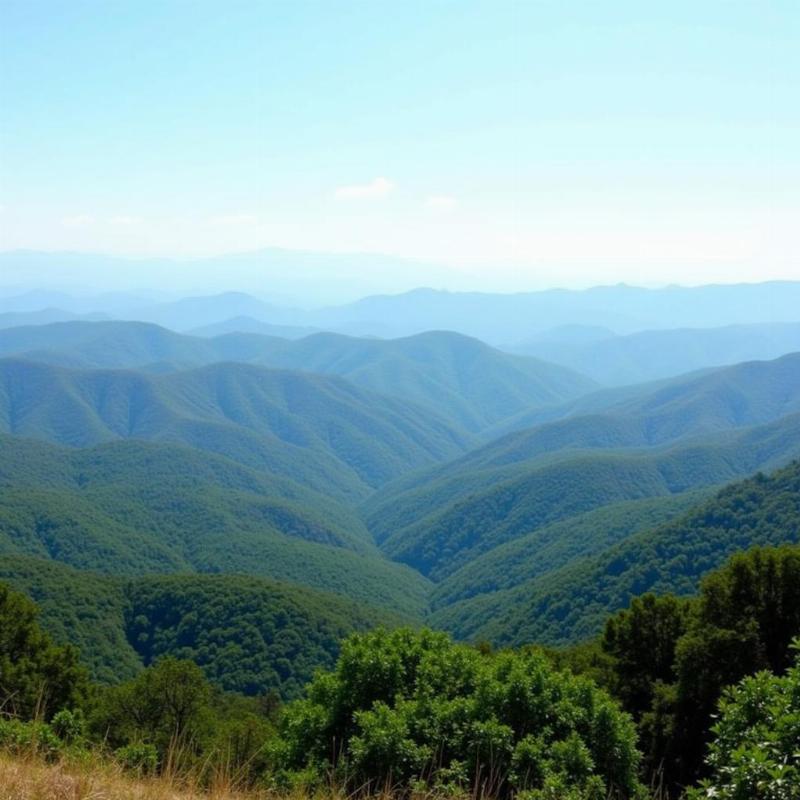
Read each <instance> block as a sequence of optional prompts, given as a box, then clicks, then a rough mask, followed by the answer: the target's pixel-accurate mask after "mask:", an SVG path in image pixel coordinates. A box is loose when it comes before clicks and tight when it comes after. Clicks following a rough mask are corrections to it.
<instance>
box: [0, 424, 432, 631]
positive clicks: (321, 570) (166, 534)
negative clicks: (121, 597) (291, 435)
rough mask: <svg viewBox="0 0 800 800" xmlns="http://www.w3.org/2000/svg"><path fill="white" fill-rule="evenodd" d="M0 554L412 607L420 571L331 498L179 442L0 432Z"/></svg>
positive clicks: (420, 601)
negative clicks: (253, 579)
mask: <svg viewBox="0 0 800 800" xmlns="http://www.w3.org/2000/svg"><path fill="white" fill-rule="evenodd" d="M0 490H1V491H0V554H26V555H31V556H37V557H39V558H46V559H52V560H54V561H59V562H62V563H65V564H70V565H72V566H74V567H76V568H80V569H90V570H94V571H97V572H102V573H109V574H117V575H142V574H145V573H148V572H157V573H169V572H239V573H245V574H251V575H260V576H264V577H269V578H275V579H280V580H289V581H292V582H296V583H300V584H305V585H308V586H312V587H316V588H318V589H324V590H327V591H333V592H337V593H339V594H342V595H345V596H348V597H351V598H354V599H357V600H359V601H361V602H364V603H368V604H374V605H378V606H383V607H386V608H391V609H393V610H395V611H396V612H397V613H402V614H405V615H407V616H409V617H417V616H418V615H419V614H420V613H421V612H422V610H423V609H424V607H425V604H426V595H427V591H428V587H427V582H426V581H425V580H424V579H423V578H422V577H421V576H419V575H418V574H417V573H414V572H412V571H411V570H409V569H408V568H407V567H404V566H402V565H399V564H395V563H392V562H390V561H388V560H387V559H386V558H385V557H383V556H382V555H381V554H380V553H379V552H378V550H377V549H376V547H375V546H374V544H373V542H372V540H371V538H370V536H369V533H368V532H367V530H366V529H365V527H364V525H363V523H362V522H361V521H360V520H359V519H358V518H357V517H356V516H355V515H354V514H353V513H352V512H351V511H350V510H348V509H347V508H345V507H343V506H341V505H340V504H338V503H337V502H335V501H333V500H331V499H329V498H326V497H323V496H321V495H317V494H315V493H314V492H311V491H309V490H306V489H303V488H301V487H299V486H297V485H295V484H292V483H291V482H290V481H287V480H285V479H284V480H274V479H272V478H271V477H269V476H264V475H261V474H259V473H257V472H255V471H253V470H250V469H247V468H246V467H242V466H240V465H238V464H235V463H233V462H230V461H228V460H226V459H223V458H221V457H219V456H210V455H208V454H203V453H200V452H197V451H194V450H191V449H189V448H186V447H180V446H174V445H163V444H151V443H145V442H136V441H130V440H127V441H121V442H114V443H110V444H105V445H99V446H96V447H93V448H86V449H79V450H73V449H69V448H64V447H58V446H54V445H50V444H46V443H43V442H35V441H32V440H24V439H17V438H14V437H7V436H0Z"/></svg>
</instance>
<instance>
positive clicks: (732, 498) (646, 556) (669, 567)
mask: <svg viewBox="0 0 800 800" xmlns="http://www.w3.org/2000/svg"><path fill="white" fill-rule="evenodd" d="M798 541H800V463H798V462H794V463H792V464H791V465H789V466H788V467H785V468H783V469H781V470H778V471H777V472H775V473H774V474H773V475H771V476H769V477H765V476H763V475H757V476H756V477H754V478H751V479H748V480H745V481H742V482H740V483H735V484H733V485H731V486H728V487H726V488H725V489H723V490H721V491H720V492H719V494H718V495H717V496H716V497H714V498H712V499H710V500H708V501H706V502H705V503H701V504H700V505H698V506H697V507H696V508H694V509H693V510H691V511H689V512H688V513H686V514H685V515H683V516H681V517H679V518H677V519H675V520H673V521H671V522H668V523H666V524H664V525H662V526H659V527H656V528H653V529H651V530H647V531H643V532H641V533H638V534H636V535H635V536H632V537H630V538H628V539H624V540H623V541H622V542H620V543H619V544H617V545H616V546H614V547H612V548H610V549H609V550H608V551H606V552H604V553H602V554H600V555H598V556H595V557H591V558H585V559H581V560H579V561H576V562H574V563H572V564H569V565H567V566H565V567H564V568H562V569H560V570H557V571H555V572H552V573H550V574H548V575H545V576H543V577H540V578H538V579H535V580H533V581H530V582H528V583H523V584H520V585H519V586H516V587H515V588H513V589H508V590H504V591H498V592H494V593H492V594H486V595H481V596H478V597H475V598H472V599H468V600H464V601H462V602H460V603H456V604H454V605H452V606H449V607H446V608H443V609H441V610H440V611H438V612H437V613H436V614H434V615H433V620H432V621H433V622H434V623H435V624H436V625H439V626H442V627H444V628H445V629H447V630H450V631H452V632H456V633H457V634H458V635H459V636H462V637H465V638H478V639H484V638H486V639H490V640H492V641H496V642H498V643H504V644H511V643H522V642H532V641H537V642H549V643H552V644H560V643H565V642H575V641H579V640H581V639H584V638H586V637H589V636H591V635H594V634H596V633H597V632H598V630H599V629H600V628H601V626H602V624H603V622H604V620H605V619H606V617H607V616H608V614H609V613H612V612H614V611H616V610H618V609H620V608H623V607H625V606H627V605H628V603H629V602H630V599H631V598H632V597H633V596H636V595H639V594H642V593H644V592H648V591H653V592H657V593H664V592H674V593H677V594H691V593H693V592H694V591H696V589H697V585H698V581H699V579H700V578H701V577H702V575H703V574H705V573H706V572H708V571H710V570H711V569H714V568H715V567H717V566H719V565H720V564H721V563H723V562H724V561H725V560H726V558H728V556H730V555H731V554H733V553H735V552H737V551H740V550H744V549H747V548H748V547H752V546H753V545H778V544H784V543H797V542H798Z"/></svg>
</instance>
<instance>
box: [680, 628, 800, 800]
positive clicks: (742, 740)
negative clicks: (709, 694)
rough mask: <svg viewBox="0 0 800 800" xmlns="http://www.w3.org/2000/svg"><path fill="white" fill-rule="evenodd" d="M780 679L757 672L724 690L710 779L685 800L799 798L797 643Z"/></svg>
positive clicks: (799, 662) (799, 672) (799, 675)
mask: <svg viewBox="0 0 800 800" xmlns="http://www.w3.org/2000/svg"><path fill="white" fill-rule="evenodd" d="M794 650H795V653H796V658H795V663H794V666H793V667H792V668H791V669H790V670H789V671H788V673H787V674H786V675H785V676H784V677H778V676H776V675H774V674H772V673H771V672H766V671H764V672H759V673H758V674H756V675H754V676H752V677H749V678H745V679H744V680H743V681H742V682H741V683H740V684H739V685H738V686H735V687H733V688H730V689H728V690H727V691H726V692H725V694H724V695H723V698H722V700H721V701H720V704H719V713H720V717H719V721H718V722H717V723H716V725H714V726H713V728H712V729H711V730H712V733H713V736H714V740H713V742H712V744H711V747H710V752H709V755H708V759H707V766H708V768H709V770H710V771H711V777H710V778H709V779H707V780H705V781H703V782H702V783H701V785H700V786H699V787H698V788H696V789H693V790H691V791H690V792H689V795H688V800H702V798H715V800H796V798H797V797H800V640H798V641H797V642H796V643H795V647H794Z"/></svg>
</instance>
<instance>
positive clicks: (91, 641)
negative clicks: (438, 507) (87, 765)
mask: <svg viewBox="0 0 800 800" xmlns="http://www.w3.org/2000/svg"><path fill="white" fill-rule="evenodd" d="M0 581H2V582H4V583H8V584H10V585H11V586H13V587H14V588H16V589H17V590H19V591H22V592H25V593H26V594H27V595H29V596H30V597H31V598H33V599H34V600H35V601H36V602H37V603H38V604H39V606H40V608H41V622H42V624H43V626H44V627H45V628H46V629H47V630H48V631H50V633H51V634H52V635H53V636H54V637H55V639H56V641H58V642H61V643H72V644H74V645H77V646H79V647H80V651H81V654H82V657H83V659H84V661H85V662H86V663H87V664H88V665H89V666H90V668H91V671H92V674H93V676H94V677H95V678H97V679H98V680H101V681H103V682H104V683H119V682H120V681H122V680H125V679H127V678H130V677H131V676H133V675H135V674H136V673H137V672H139V671H140V670H141V669H142V667H144V666H147V665H149V664H152V663H153V662H154V661H155V660H157V659H158V658H159V657H160V656H166V655H170V656H173V657H177V658H183V659H191V660H192V661H195V662H196V663H197V664H198V665H199V666H200V667H201V668H202V670H203V672H204V673H205V674H206V676H207V677H208V678H209V680H211V681H213V682H214V683H215V684H216V685H217V686H219V687H221V688H224V689H227V690H230V691H235V692H241V693H244V694H251V695H255V694H265V693H268V692H270V691H275V692H277V693H279V694H280V695H281V696H282V697H284V698H289V697H294V696H297V695H298V694H300V692H301V691H302V688H303V686H304V684H305V683H306V682H307V681H309V680H310V679H311V677H312V675H313V674H314V671H315V670H316V669H318V668H320V667H329V666H331V665H332V664H333V662H334V661H335V659H336V656H337V654H338V652H339V644H340V641H341V639H342V638H343V637H345V636H347V635H348V634H349V633H351V632H353V631H359V630H367V629H369V628H373V627H375V626H378V625H383V626H389V627H393V626H396V625H398V624H399V623H400V621H401V620H402V617H399V616H397V615H395V614H393V613H391V612H388V611H377V610H375V609H374V608H371V607H369V606H367V605H365V604H364V603H362V602H355V601H352V600H347V599H345V598H342V597H340V596H337V595H332V594H330V593H327V592H318V591H314V590H312V589H307V588H303V587H299V586H296V585H291V584H287V583H283V582H276V581H270V580H264V579H261V578H252V577H246V576H242V575H192V576H187V575H171V576H146V577H139V578H131V577H128V578H124V579H122V578H115V577H109V576H102V575H98V574H96V573H92V572H87V571H84V570H76V569H73V568H71V567H67V566H65V565H63V564H58V563H56V562H44V561H42V560H40V559H37V558H31V557H28V556H3V557H0Z"/></svg>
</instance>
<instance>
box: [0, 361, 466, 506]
mask: <svg viewBox="0 0 800 800" xmlns="http://www.w3.org/2000/svg"><path fill="white" fill-rule="evenodd" d="M0 431H2V432H6V433H12V434H14V435H17V436H29V437H34V438H39V439H44V440H48V441H52V442H58V443H63V444H69V445H72V446H84V447H85V446H89V445H93V444H97V443H99V442H104V441H110V440H114V439H129V438H136V439H147V440H160V441H170V442H180V443H183V444H187V445H191V446H194V447H196V448H199V449H201V450H205V451H208V452H212V453H219V454H221V455H224V456H226V457H228V458H231V459H233V460H235V461H238V462H240V463H242V464H246V465H247V466H251V467H257V468H259V469H262V470H265V471H267V472H270V473H274V474H278V475H281V476H284V477H288V478H291V479H293V480H296V481H299V482H302V483H303V484H304V485H306V486H308V487H310V488H312V489H315V490H317V491H321V492H323V493H326V494H330V495H333V496H337V497H340V498H341V497H349V498H351V499H353V498H358V497H359V496H361V497H363V496H365V495H366V494H368V493H369V492H370V491H371V489H372V488H374V487H376V486H379V485H380V484H382V483H384V482H385V481H387V480H390V479H391V478H394V477H397V476H399V475H401V474H403V473H404V472H407V471H408V470H410V469H413V468H415V467H421V466H425V465H428V464H432V463H434V462H436V461H440V460H442V459H445V458H448V457H452V456H455V455H458V454H459V453H461V452H463V451H464V449H465V448H466V447H467V445H468V443H469V442H470V437H469V436H468V435H467V434H464V433H462V432H461V431H459V430H458V429H456V428H454V427H453V426H452V425H450V424H449V423H447V422H446V421H444V420H443V419H442V418H441V417H437V416H436V415H435V414H434V413H432V412H430V411H428V410H427V409H421V408H419V407H416V406H412V405H410V404H408V403H406V402H402V401H399V400H395V399H392V398H389V397H385V396H383V395H378V394H375V393H374V392H370V391H368V390H365V389H359V388H358V387H356V386H353V385H352V384H351V383H348V382H347V381H344V380H343V379H341V378H338V377H333V376H322V375H314V374H310V373H300V372H293V371H288V370H270V369H265V368H262V367H256V366H251V365H244V364H229V363H222V364H214V365H210V366H208V367H202V368H198V369H195V370H190V371H185V372H176V373H170V374H166V375H146V374H143V373H139V372H129V371H120V370H68V369H63V368H60V367H53V366H49V365H45V364H40V363H34V362H29V361H19V360H16V359H7V360H2V361H0Z"/></svg>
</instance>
